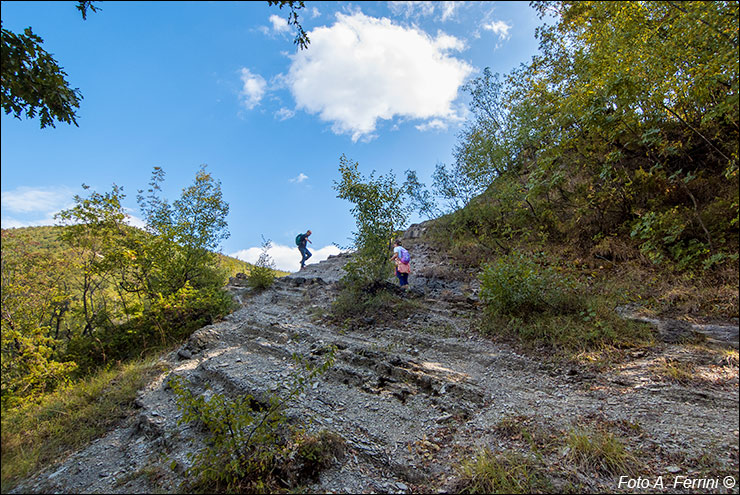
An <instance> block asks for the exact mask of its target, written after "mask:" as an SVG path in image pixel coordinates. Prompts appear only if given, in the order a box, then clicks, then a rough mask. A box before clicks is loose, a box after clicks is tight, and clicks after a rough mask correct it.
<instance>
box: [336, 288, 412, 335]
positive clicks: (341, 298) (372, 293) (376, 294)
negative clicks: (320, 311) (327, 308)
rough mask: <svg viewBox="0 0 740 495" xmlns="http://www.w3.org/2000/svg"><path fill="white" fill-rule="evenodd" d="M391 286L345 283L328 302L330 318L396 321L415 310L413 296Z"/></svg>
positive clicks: (345, 321) (354, 323) (350, 322)
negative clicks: (330, 302)
mask: <svg viewBox="0 0 740 495" xmlns="http://www.w3.org/2000/svg"><path fill="white" fill-rule="evenodd" d="M391 287H392V288H391ZM391 287H388V286H386V285H385V284H376V285H367V286H357V285H352V284H350V285H345V286H344V287H343V288H342V290H341V291H340V292H339V294H337V297H336V298H335V299H334V301H333V302H332V307H331V319H332V320H334V321H335V322H337V323H340V324H342V325H345V326H365V325H368V324H376V323H377V324H380V323H393V322H398V321H400V320H404V319H406V318H408V317H409V316H411V315H413V314H414V313H415V312H417V311H419V307H418V306H417V303H415V302H414V300H411V299H407V298H406V297H401V296H400V295H398V294H396V293H395V292H394V290H395V289H396V287H395V286H391Z"/></svg>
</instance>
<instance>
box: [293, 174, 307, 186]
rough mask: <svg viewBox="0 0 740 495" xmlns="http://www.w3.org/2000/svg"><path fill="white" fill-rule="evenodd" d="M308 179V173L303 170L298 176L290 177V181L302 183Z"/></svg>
mask: <svg viewBox="0 0 740 495" xmlns="http://www.w3.org/2000/svg"><path fill="white" fill-rule="evenodd" d="M306 179H308V175H306V174H304V173H303V172H301V173H300V174H298V175H297V176H295V177H293V178H292V179H290V182H298V183H299V184H300V183H301V182H303V181H304V180H306Z"/></svg>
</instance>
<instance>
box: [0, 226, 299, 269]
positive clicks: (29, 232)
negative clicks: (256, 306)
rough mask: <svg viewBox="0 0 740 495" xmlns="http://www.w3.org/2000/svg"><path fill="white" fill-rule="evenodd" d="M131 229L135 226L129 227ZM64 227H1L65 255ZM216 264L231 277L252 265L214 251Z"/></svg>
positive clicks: (36, 248) (42, 249) (33, 248)
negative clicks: (216, 259)
mask: <svg viewBox="0 0 740 495" xmlns="http://www.w3.org/2000/svg"><path fill="white" fill-rule="evenodd" d="M131 228H132V229H133V228H135V227H131ZM63 229H64V227H56V226H42V227H19V228H13V229H2V234H3V239H5V237H6V236H7V237H8V238H21V239H24V242H25V243H26V245H27V246H29V247H30V249H29V251H30V252H32V253H35V252H39V253H49V254H55V255H59V256H60V257H63V256H65V253H68V252H69V247H68V246H67V245H66V244H65V243H64V241H62V240H61V239H60V237H59V235H60V233H61V232H62V231H63ZM216 254H217V257H218V264H219V266H221V267H222V268H223V269H225V270H226V272H227V274H228V276H230V277H233V276H234V275H236V274H237V273H240V272H241V273H249V269H250V267H251V266H252V265H251V264H250V263H247V262H246V261H242V260H239V259H236V258H233V257H231V256H227V255H225V254H222V253H216ZM276 275H277V276H278V277H282V276H284V275H287V272H281V271H279V270H277V271H276Z"/></svg>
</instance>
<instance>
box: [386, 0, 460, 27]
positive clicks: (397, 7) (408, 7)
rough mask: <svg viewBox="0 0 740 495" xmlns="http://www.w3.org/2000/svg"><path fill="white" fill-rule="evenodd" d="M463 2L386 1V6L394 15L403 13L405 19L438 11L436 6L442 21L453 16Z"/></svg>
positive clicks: (429, 14)
mask: <svg viewBox="0 0 740 495" xmlns="http://www.w3.org/2000/svg"><path fill="white" fill-rule="evenodd" d="M463 4H464V2H454V1H446V2H429V1H423V2H419V1H413V2H388V6H389V7H390V9H391V12H393V14H395V15H403V16H404V17H405V18H406V19H409V18H414V19H417V18H419V17H425V16H431V15H433V14H434V13H435V12H438V10H437V7H439V10H441V15H440V17H439V20H440V21H442V22H445V21H447V20H448V19H450V18H452V17H454V15H455V12H456V11H457V9H458V8H459V7H461V6H462V5H463Z"/></svg>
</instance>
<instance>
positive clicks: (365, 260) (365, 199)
mask: <svg viewBox="0 0 740 495" xmlns="http://www.w3.org/2000/svg"><path fill="white" fill-rule="evenodd" d="M358 167H359V165H358V163H357V162H352V161H351V160H349V159H348V158H347V157H346V156H344V155H342V156H341V157H340V159H339V173H340V175H341V180H340V181H338V182H337V181H335V182H334V189H335V190H336V191H337V192H338V194H337V197H339V198H342V199H346V200H348V201H349V202H351V203H353V205H354V206H353V207H352V209H351V210H350V212H351V213H352V215H353V216H354V217H355V224H356V226H357V231H356V232H354V247H355V248H356V250H357V251H356V253H355V255H354V256H353V258H352V260H351V261H350V262H348V263H347V264H346V265H345V268H344V269H345V271H346V272H347V273H346V275H345V281H346V283H348V284H354V285H359V286H363V285H369V284H374V283H378V282H380V281H382V280H385V279H386V278H387V277H388V276H389V275H390V273H391V262H390V261H389V258H390V256H389V254H388V253H389V247H390V242H391V239H392V237H393V236H394V235H395V234H396V233H397V232H398V231H399V230H400V229H402V228H403V226H404V224H405V223H406V221H407V220H408V216H409V206H408V205H407V204H405V199H406V196H405V194H406V192H407V191H408V188H406V187H403V186H398V184H397V183H396V178H395V176H394V175H393V173H392V172H391V173H389V174H387V175H382V176H380V177H377V178H376V177H375V172H372V173H371V174H370V176H369V177H363V176H362V175H361V174H360V172H359V170H358Z"/></svg>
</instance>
